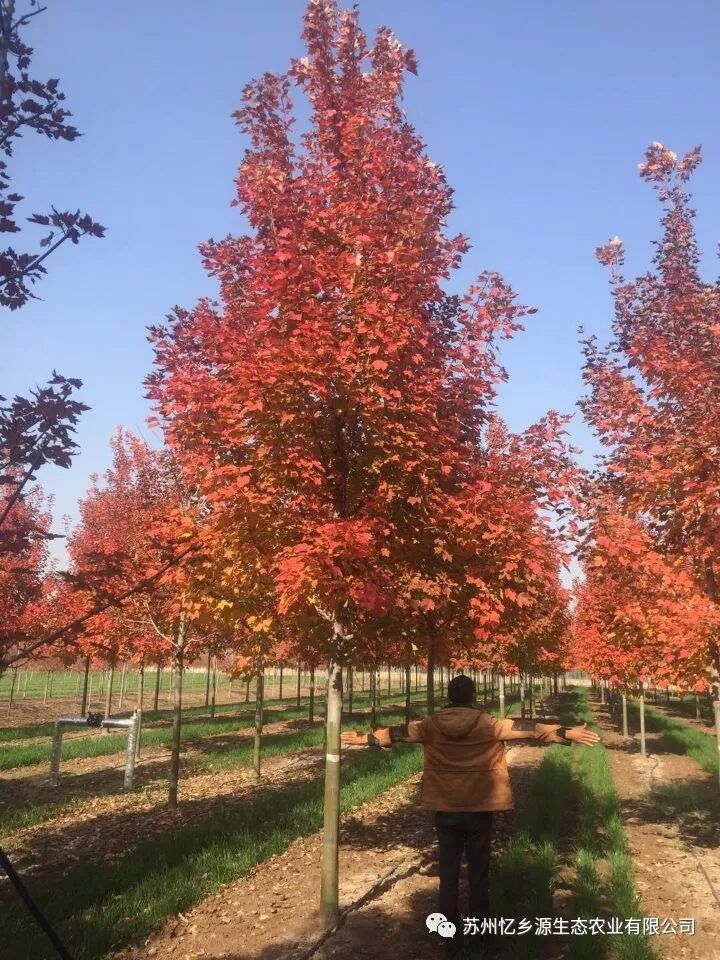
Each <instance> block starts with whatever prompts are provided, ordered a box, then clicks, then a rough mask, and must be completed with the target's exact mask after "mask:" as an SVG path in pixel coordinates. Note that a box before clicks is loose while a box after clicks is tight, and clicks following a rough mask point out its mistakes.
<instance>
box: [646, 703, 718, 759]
mask: <svg viewBox="0 0 720 960" xmlns="http://www.w3.org/2000/svg"><path fill="white" fill-rule="evenodd" d="M628 707H629V709H630V711H631V713H632V714H633V715H634V716H638V715H639V713H640V708H639V706H638V704H637V702H636V701H634V700H630V701H628ZM645 729H646V730H647V731H649V732H650V733H661V734H662V741H661V744H662V746H664V747H665V748H666V749H667V750H669V751H671V752H672V753H679V754H686V755H687V756H688V757H692V758H693V760H697V762H698V763H699V764H700V766H701V767H702V768H703V770H704V771H705V772H706V773H710V774H712V775H713V776H715V777H717V776H718V748H717V741H716V740H715V735H714V733H713V732H711V731H708V732H707V733H706V732H705V731H704V730H702V729H700V728H698V727H693V726H690V725H689V724H687V723H683V721H682V720H679V719H678V718H677V717H670V716H668V715H667V714H666V713H663V711H662V710H657V709H656V708H655V707H651V706H648V704H647V703H646V704H645Z"/></svg>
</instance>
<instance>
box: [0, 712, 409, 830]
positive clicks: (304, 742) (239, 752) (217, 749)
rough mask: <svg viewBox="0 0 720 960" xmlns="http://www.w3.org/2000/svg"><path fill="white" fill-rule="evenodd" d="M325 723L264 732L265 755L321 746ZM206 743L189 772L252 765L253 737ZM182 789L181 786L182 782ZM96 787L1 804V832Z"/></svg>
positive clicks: (392, 718)
mask: <svg viewBox="0 0 720 960" xmlns="http://www.w3.org/2000/svg"><path fill="white" fill-rule="evenodd" d="M411 715H412V716H413V717H414V716H417V711H416V710H413V711H412V712H411ZM380 719H381V720H382V723H383V724H386V725H388V726H390V725H391V724H400V723H403V722H404V720H405V712H404V711H403V712H402V713H399V712H389V713H388V712H387V708H386V710H384V711H383V712H382V713H381V714H380ZM356 726H358V718H357V717H355V718H352V719H351V718H348V719H347V720H345V721H344V722H343V729H345V730H350V729H353V728H354V727H356ZM324 733H325V731H324V727H322V726H320V725H316V726H314V727H309V728H307V729H304V730H299V731H297V732H294V733H275V734H264V735H263V738H262V758H263V760H264V759H268V758H270V757H278V756H284V755H285V754H288V753H293V752H294V751H297V750H305V749H309V748H312V747H318V746H321V745H322V743H323V738H324ZM202 746H203V747H204V749H203V752H202V754H201V756H198V757H193V758H192V759H191V760H190V762H189V763H188V766H187V768H186V769H187V771H188V772H189V773H191V774H192V773H200V772H203V771H205V770H232V769H235V768H242V767H249V766H251V765H252V762H253V739H252V738H250V737H248V738H247V739H245V740H244V741H243V742H241V743H238V744H232V745H228V744H227V743H222V742H221V743H217V742H214V741H212V740H209V741H208V742H207V744H204V745H202ZM181 790H182V786H181ZM96 792H97V791H96V788H94V787H92V786H91V787H84V788H80V789H78V790H76V792H75V793H74V794H73V795H72V796H71V797H67V796H65V797H64V798H63V800H61V801H58V802H55V803H53V802H45V801H43V802H41V803H37V804H28V805H26V806H24V807H22V808H21V809H7V810H5V809H3V808H2V806H0V836H4V835H8V834H10V833H12V832H13V831H14V830H22V829H24V828H26V827H31V826H37V825H38V824H40V823H43V822H45V821H46V820H50V819H51V818H52V817H56V816H58V815H60V814H64V813H68V812H70V811H71V810H72V808H73V807H75V806H81V805H82V803H83V802H84V801H86V800H87V799H88V797H90V796H92V795H94V794H95V793H96ZM123 792H124V791H123V789H122V788H120V787H118V788H116V789H110V790H106V791H104V794H103V795H104V796H116V795H119V794H122V793H123Z"/></svg>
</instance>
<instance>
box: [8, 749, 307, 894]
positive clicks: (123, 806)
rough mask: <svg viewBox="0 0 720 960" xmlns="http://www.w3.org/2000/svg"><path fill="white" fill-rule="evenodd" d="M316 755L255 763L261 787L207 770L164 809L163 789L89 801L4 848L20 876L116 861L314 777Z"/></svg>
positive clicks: (246, 773) (243, 774) (247, 774)
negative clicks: (138, 848) (90, 862)
mask: <svg viewBox="0 0 720 960" xmlns="http://www.w3.org/2000/svg"><path fill="white" fill-rule="evenodd" d="M323 759H324V758H323V755H322V753H321V751H320V750H319V749H315V750H301V751H297V752H294V753H291V754H287V755H285V756H280V757H273V758H270V759H268V760H266V761H264V763H263V767H262V770H263V779H262V781H261V782H260V783H259V784H256V783H254V782H253V780H252V773H251V770H249V769H248V768H243V769H239V770H232V771H224V770H219V771H218V770H215V771H212V772H211V773H206V774H202V775H198V776H194V777H185V778H184V779H183V780H182V781H181V803H180V806H179V807H178V809H177V810H175V811H173V810H170V809H169V808H168V806H167V784H166V783H165V782H164V781H163V782H162V783H161V784H160V785H159V788H156V789H149V790H145V791H135V792H133V793H128V794H119V795H117V796H105V797H96V798H94V799H93V801H92V803H91V804H88V805H87V806H85V807H82V808H78V807H75V806H73V807H72V808H70V809H69V810H67V811H66V812H65V813H62V814H60V815H58V816H56V817H53V818H52V819H51V820H48V821H45V822H44V823H42V824H39V825H38V826H34V827H28V828H26V829H24V830H18V831H16V832H15V833H14V834H12V836H11V837H10V838H9V842H7V843H6V844H5V845H6V846H7V849H8V851H9V852H12V854H13V861H14V863H15V865H16V867H18V869H20V870H22V871H23V873H25V874H26V875H27V874H34V875H40V874H42V875H44V874H50V875H53V874H56V873H57V871H58V870H66V869H67V868H68V867H71V866H72V865H74V864H76V863H78V862H80V861H84V860H102V861H108V860H116V859H118V858H120V857H122V856H124V855H125V854H126V853H127V852H128V851H129V850H131V849H132V848H133V847H135V846H136V845H137V844H138V843H140V842H141V841H143V840H148V839H152V838H153V837H157V836H161V835H167V834H168V833H172V832H173V831H175V830H181V829H183V828H184V827H187V826H190V825H191V824H193V823H199V822H202V821H204V820H207V819H208V818H209V817H211V816H213V815H214V814H217V813H221V812H224V811H228V810H230V809H232V808H233V807H236V806H239V805H243V804H246V803H247V802H248V800H249V799H251V798H253V797H255V796H257V795H258V793H260V792H267V791H272V790H280V789H282V788H283V787H285V786H286V785H287V783H288V781H289V780H292V782H293V783H294V784H296V783H301V782H304V781H307V780H310V779H314V778H316V777H318V776H320V774H321V772H322V764H323Z"/></svg>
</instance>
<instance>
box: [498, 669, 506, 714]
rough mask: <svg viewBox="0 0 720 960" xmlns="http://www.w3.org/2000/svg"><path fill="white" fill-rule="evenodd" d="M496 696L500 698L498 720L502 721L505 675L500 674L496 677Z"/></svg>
mask: <svg viewBox="0 0 720 960" xmlns="http://www.w3.org/2000/svg"><path fill="white" fill-rule="evenodd" d="M498 696H499V698H500V713H499V716H500V719H501V720H502V719H503V718H504V716H505V674H504V673H502V672H501V673H500V674H499V675H498Z"/></svg>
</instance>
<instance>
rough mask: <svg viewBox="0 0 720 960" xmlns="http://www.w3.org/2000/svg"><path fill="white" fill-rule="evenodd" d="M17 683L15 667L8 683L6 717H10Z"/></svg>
mask: <svg viewBox="0 0 720 960" xmlns="http://www.w3.org/2000/svg"><path fill="white" fill-rule="evenodd" d="M16 681H17V667H13V672H12V680H11V681H10V699H9V700H8V708H7V716H8V717H9V716H10V711H11V710H12V705H13V697H14V695H15V683H16Z"/></svg>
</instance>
